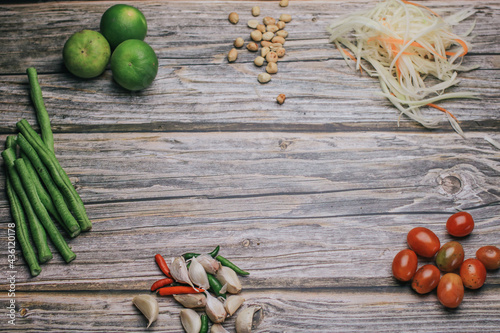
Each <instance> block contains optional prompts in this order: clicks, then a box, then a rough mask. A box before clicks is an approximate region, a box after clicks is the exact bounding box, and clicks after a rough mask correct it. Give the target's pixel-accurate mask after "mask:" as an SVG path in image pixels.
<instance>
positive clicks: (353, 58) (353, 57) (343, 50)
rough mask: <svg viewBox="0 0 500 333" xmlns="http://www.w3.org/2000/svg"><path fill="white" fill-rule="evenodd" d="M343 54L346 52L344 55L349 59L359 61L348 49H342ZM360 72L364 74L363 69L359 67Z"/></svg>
mask: <svg viewBox="0 0 500 333" xmlns="http://www.w3.org/2000/svg"><path fill="white" fill-rule="evenodd" d="M342 52H344V54H345V55H346V56H348V57H349V58H351V59H352V60H354V61H357V59H356V57H355V56H353V55H352V54H351V52H349V51H347V50H346V49H342ZM359 71H360V72H361V73H363V68H361V67H359Z"/></svg>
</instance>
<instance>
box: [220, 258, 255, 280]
mask: <svg viewBox="0 0 500 333" xmlns="http://www.w3.org/2000/svg"><path fill="white" fill-rule="evenodd" d="M215 259H217V260H219V262H220V263H221V265H223V266H226V267H229V268H231V269H232V270H233V271H235V272H236V274H238V275H249V274H250V273H249V272H247V271H244V270H242V269H241V268H239V267H238V266H236V265H235V264H233V263H232V262H230V261H229V260H228V259H226V258H224V257H223V256H217V257H216V258H215Z"/></svg>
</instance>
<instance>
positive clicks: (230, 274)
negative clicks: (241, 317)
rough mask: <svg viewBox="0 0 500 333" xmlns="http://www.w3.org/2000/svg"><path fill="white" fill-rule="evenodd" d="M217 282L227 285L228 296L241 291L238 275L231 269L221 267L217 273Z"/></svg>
mask: <svg viewBox="0 0 500 333" xmlns="http://www.w3.org/2000/svg"><path fill="white" fill-rule="evenodd" d="M216 277H217V280H219V281H220V283H222V284H223V285H224V284H227V292H228V293H230V294H237V293H239V292H240V291H241V282H240V279H239V278H238V275H237V274H236V272H235V271H233V270H232V269H231V268H229V267H226V266H221V267H220V269H219V271H218V272H217V275H216Z"/></svg>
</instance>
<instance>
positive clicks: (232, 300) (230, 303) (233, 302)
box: [224, 295, 245, 317]
mask: <svg viewBox="0 0 500 333" xmlns="http://www.w3.org/2000/svg"><path fill="white" fill-rule="evenodd" d="M243 302H245V299H244V298H243V297H242V296H239V295H232V296H229V297H228V298H227V299H226V301H225V302H224V309H226V312H227V315H228V317H229V316H232V315H233V314H234V313H235V312H236V311H237V310H238V309H239V308H240V306H241V305H242V304H243Z"/></svg>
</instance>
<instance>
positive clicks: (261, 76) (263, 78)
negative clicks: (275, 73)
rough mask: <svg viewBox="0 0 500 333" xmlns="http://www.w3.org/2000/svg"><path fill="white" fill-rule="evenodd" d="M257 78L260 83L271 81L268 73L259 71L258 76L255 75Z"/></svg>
mask: <svg viewBox="0 0 500 333" xmlns="http://www.w3.org/2000/svg"><path fill="white" fill-rule="evenodd" d="M257 80H258V81H259V82H260V83H267V82H269V81H271V75H269V74H268V73H260V74H259V76H257Z"/></svg>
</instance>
